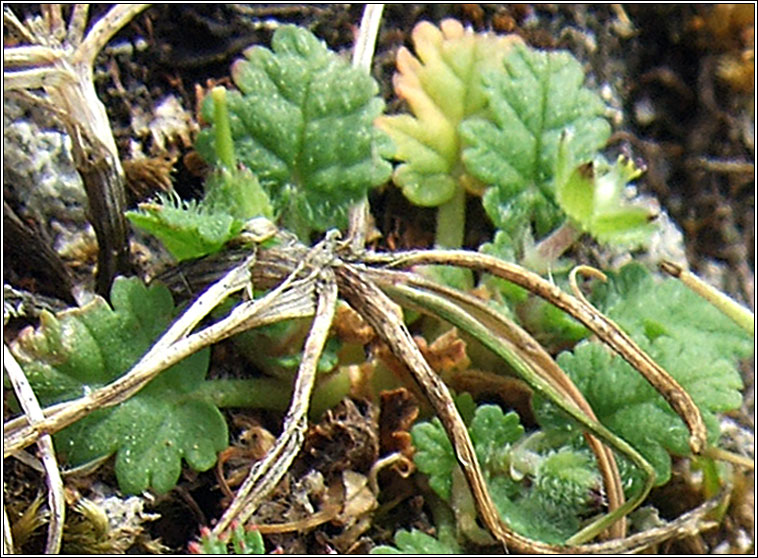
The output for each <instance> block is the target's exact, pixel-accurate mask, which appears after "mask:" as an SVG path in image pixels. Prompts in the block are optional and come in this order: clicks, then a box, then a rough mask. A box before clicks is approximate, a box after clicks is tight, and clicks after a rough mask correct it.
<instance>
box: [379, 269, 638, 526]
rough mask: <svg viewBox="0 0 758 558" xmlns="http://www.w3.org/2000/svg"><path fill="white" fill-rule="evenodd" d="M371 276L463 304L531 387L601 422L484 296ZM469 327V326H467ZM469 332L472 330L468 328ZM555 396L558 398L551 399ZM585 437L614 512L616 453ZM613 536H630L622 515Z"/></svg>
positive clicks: (620, 495)
mask: <svg viewBox="0 0 758 558" xmlns="http://www.w3.org/2000/svg"><path fill="white" fill-rule="evenodd" d="M367 276H369V277H371V278H372V279H375V280H376V281H377V283H378V284H379V285H382V286H383V287H385V288H389V289H390V290H391V289H392V286H395V285H398V284H407V285H410V286H413V287H420V288H422V289H424V290H427V291H432V292H436V293H438V294H440V295H442V296H444V297H445V298H446V299H448V300H449V301H451V302H455V303H457V304H458V305H460V306H461V311H463V312H466V313H468V314H469V315H470V316H471V317H472V318H474V319H476V320H478V321H479V322H480V323H481V325H482V326H483V327H484V328H486V329H487V330H489V332H490V334H491V335H492V336H493V337H495V336H497V337H498V342H502V343H504V344H505V345H506V346H507V349H508V351H509V352H510V353H511V356H510V357H509V359H507V360H508V361H509V362H510V363H511V364H512V366H513V367H514V368H515V369H516V371H519V372H520V373H521V374H522V375H525V376H526V377H525V378H524V379H525V380H526V381H527V383H528V384H529V385H530V386H533V382H530V381H529V377H530V376H531V375H533V374H534V375H537V376H539V377H540V378H542V380H543V382H544V383H545V385H547V386H550V387H551V388H552V389H554V390H555V391H556V392H557V395H558V399H561V400H563V401H566V402H570V403H573V405H574V406H575V407H576V408H577V409H578V411H579V412H581V413H583V414H584V415H585V416H586V417H587V418H588V419H589V420H590V421H594V422H597V417H596V416H595V413H594V412H593V411H592V407H590V405H589V403H587V400H586V399H585V398H584V396H583V395H582V393H581V392H580V391H579V389H578V388H577V387H576V385H574V382H572V381H571V378H569V377H568V376H567V375H566V373H565V372H564V371H563V370H562V369H561V368H560V367H559V366H558V365H557V364H556V363H555V361H554V360H553V358H552V357H551V356H550V355H549V354H548V353H547V351H546V350H545V349H544V348H543V347H542V345H540V344H539V343H538V342H537V341H535V340H534V338H533V337H532V336H531V335H529V334H528V333H527V332H526V331H524V330H523V329H522V328H521V327H519V326H518V325H517V324H515V323H514V322H512V321H511V320H509V319H508V318H507V317H506V316H504V315H503V314H502V313H499V312H496V311H495V310H494V309H492V308H491V307H490V306H488V305H486V304H485V303H484V302H483V301H481V300H480V299H478V298H476V297H474V296H472V295H470V294H468V293H465V292H462V291H459V290H457V289H451V288H449V287H445V286H442V285H439V284H437V283H435V282H433V281H429V280H428V279H425V278H424V277H421V276H419V275H416V274H411V273H407V272H393V271H388V270H367ZM416 309H417V310H419V311H422V312H427V313H428V312H429V311H430V310H432V309H431V308H429V309H425V308H423V307H421V306H418V307H417V308H416ZM464 329H465V328H464ZM466 331H468V330H466ZM551 399H555V398H551ZM585 438H586V440H587V444H588V445H589V447H590V449H591V450H592V452H593V453H594V454H595V458H596V459H597V464H598V469H599V471H600V474H601V476H602V477H603V482H604V486H605V491H606V496H607V498H608V511H609V513H613V512H614V511H615V510H617V509H618V508H620V507H621V506H622V505H623V504H624V490H623V485H622V484H621V476H620V474H619V471H618V466H617V464H616V460H615V458H614V456H613V452H612V451H611V450H610V448H608V447H607V446H605V445H603V443H602V442H601V441H600V440H599V439H598V438H597V437H595V436H594V435H593V434H591V433H590V432H585ZM609 534H610V536H611V538H622V537H624V536H625V535H626V520H625V518H624V517H621V518H620V519H619V520H618V521H617V522H616V523H614V524H613V525H612V526H611V529H610V533H609Z"/></svg>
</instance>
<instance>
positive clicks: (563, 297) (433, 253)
mask: <svg viewBox="0 0 758 558" xmlns="http://www.w3.org/2000/svg"><path fill="white" fill-rule="evenodd" d="M366 259H367V261H370V262H375V263H385V264H389V265H391V266H392V267H409V266H413V265H426V264H447V265H456V266H459V267H465V268H469V269H477V270H481V271H486V272H488V273H491V274H493V275H495V276H497V277H501V278H502V279H506V280H508V281H511V282H512V283H515V284H517V285H519V286H521V287H523V288H525V289H527V290H528V291H530V292H532V293H534V294H536V295H537V296H539V297H541V298H544V299H545V300H547V301H549V302H550V303H552V304H553V305H555V306H557V307H558V308H560V309H561V310H563V311H564V312H567V313H568V314H570V315H571V316H573V317H574V318H576V319H577V320H579V321H580V322H582V323H583V324H584V325H585V326H587V327H588V328H589V329H590V330H591V331H592V332H594V333H595V334H596V335H597V336H598V337H599V338H600V339H602V340H603V342H605V343H606V344H607V345H608V346H610V347H611V348H612V349H613V350H614V351H616V352H617V353H618V354H619V355H621V356H622V357H623V358H624V359H625V360H626V361H627V362H628V363H629V364H631V365H632V366H633V367H634V368H635V369H637V371H639V372H640V374H642V375H643V376H644V377H645V379H646V380H647V381H648V382H649V383H650V384H651V385H652V386H653V387H654V388H655V389H656V390H657V391H658V392H659V393H660V394H661V395H662V396H663V397H664V399H666V401H667V402H668V403H669V405H671V407H672V408H673V409H674V411H676V413H677V414H678V415H679V416H680V417H681V418H682V420H683V421H684V422H685V424H686V425H687V428H688V429H689V431H690V440H689V445H690V448H691V449H692V452H693V453H695V454H698V453H700V452H701V451H702V450H703V448H704V447H705V444H706V430H705V424H704V423H703V418H702V416H701V415H700V411H699V409H698V408H697V406H696V405H695V403H694V401H693V400H692V397H690V395H689V394H688V393H687V392H686V391H685V390H684V388H682V387H681V386H680V385H679V384H678V383H677V382H676V380H674V379H673V378H672V377H671V376H670V375H669V374H668V373H667V372H666V371H665V370H664V369H663V368H662V367H661V366H660V365H659V364H658V363H657V362H655V361H654V360H653V359H652V358H650V356H649V355H648V354H647V353H645V352H644V351H643V350H642V349H640V348H639V346H638V345H637V344H636V343H635V342H634V341H633V340H632V339H631V337H629V336H628V335H627V334H626V333H625V332H624V331H622V330H621V329H620V328H619V327H618V326H617V325H616V324H615V323H613V321H611V320H610V319H609V318H607V317H606V316H604V315H603V314H601V313H600V312H598V311H597V310H595V309H594V308H593V307H592V306H591V305H589V304H587V303H586V302H582V301H581V300H578V299H576V298H574V297H572V296H571V295H569V294H567V293H564V292H563V291H562V290H561V289H559V288H558V287H556V286H555V285H554V284H552V283H550V282H549V281H546V280H545V279H543V278H542V277H540V276H539V275H537V274H536V273H533V272H531V271H528V270H526V269H524V268H522V267H520V266H518V265H515V264H511V263H508V262H504V261H503V260H500V259H498V258H495V257H493V256H488V255H486V254H480V253H474V252H467V251H464V250H425V251H414V252H405V253H400V254H367V255H366Z"/></svg>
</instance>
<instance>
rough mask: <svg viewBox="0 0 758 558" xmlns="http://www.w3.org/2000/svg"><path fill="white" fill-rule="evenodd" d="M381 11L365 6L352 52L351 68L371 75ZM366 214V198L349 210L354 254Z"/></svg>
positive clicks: (361, 240) (363, 241)
mask: <svg viewBox="0 0 758 558" xmlns="http://www.w3.org/2000/svg"><path fill="white" fill-rule="evenodd" d="M383 11H384V4H366V6H365V7H364V9H363V18H362V19H361V26H360V29H359V30H358V37H357V38H356V40H355V48H354V50H353V66H355V67H356V68H362V69H364V70H365V71H366V73H371V60H372V58H373V57H374V48H375V46H376V38H377V35H378V34H379V25H380V24H381V22H382V12H383ZM368 214H369V208H368V199H367V198H366V197H364V198H363V199H362V200H360V201H359V202H357V203H356V204H355V205H353V206H352V207H351V208H350V213H349V216H348V217H349V222H350V223H349V226H348V233H347V238H348V240H347V242H348V244H350V247H351V249H352V251H353V253H355V254H357V253H359V252H360V251H362V250H364V249H365V246H366V229H367V227H368Z"/></svg>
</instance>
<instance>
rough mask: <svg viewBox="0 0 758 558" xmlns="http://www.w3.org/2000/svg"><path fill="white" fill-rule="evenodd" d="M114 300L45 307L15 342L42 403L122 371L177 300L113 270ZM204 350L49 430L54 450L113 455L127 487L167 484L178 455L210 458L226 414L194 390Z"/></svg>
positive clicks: (199, 466) (205, 463) (222, 442)
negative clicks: (132, 391) (55, 311)
mask: <svg viewBox="0 0 758 558" xmlns="http://www.w3.org/2000/svg"><path fill="white" fill-rule="evenodd" d="M111 304H112V307H111V306H109V305H108V303H106V302H105V300H103V299H102V298H100V297H97V298H95V299H94V300H93V301H92V302H91V303H89V304H87V305H86V306H84V307H82V308H79V309H73V310H67V311H64V312H62V313H61V314H60V315H59V316H57V317H56V316H53V315H52V314H45V315H44V316H43V317H42V319H41V326H40V327H39V328H38V329H37V330H36V331H35V330H33V329H32V328H27V329H26V330H24V331H23V332H22V333H21V334H20V335H19V337H18V339H17V340H16V341H15V342H14V343H13V345H12V346H11V350H12V351H13V353H14V355H15V356H16V358H17V359H18V361H19V364H21V366H22V367H23V369H24V372H25V373H26V374H27V377H28V378H29V382H30V383H31V385H32V388H33V389H34V391H35V393H36V394H37V397H38V398H39V399H40V403H42V404H43V405H45V406H47V405H51V404H54V403H58V402H60V401H65V400H69V399H73V398H76V397H81V396H82V395H84V393H86V392H87V391H89V390H94V389H97V388H99V387H102V386H104V385H106V384H108V383H110V382H111V381H113V380H114V379H116V378H118V377H119V376H121V375H122V374H123V373H125V372H126V371H127V370H129V369H130V368H131V366H132V365H133V364H134V363H135V362H136V361H137V360H138V359H139V358H140V357H142V355H143V354H144V353H145V352H146V351H147V350H148V349H149V347H150V346H151V345H152V343H153V342H154V341H155V339H157V338H158V337H159V336H160V335H161V334H162V333H163V332H164V330H165V329H166V327H167V326H168V325H169V323H170V322H171V320H172V318H173V315H174V307H173V301H172V299H171V294H170V293H169V291H168V289H166V288H165V287H163V286H158V285H154V286H150V287H145V286H144V284H143V283H142V282H141V281H140V280H138V279H136V278H131V279H125V278H121V277H120V278H117V279H116V280H115V281H114V283H113V287H112V289H111ZM208 362H209V351H208V350H207V349H206V350H203V351H200V352H198V353H195V354H194V355H192V356H189V357H187V358H186V359H184V360H183V361H182V362H180V363H178V364H176V365H174V366H172V367H171V368H169V369H167V370H165V371H164V372H162V373H161V374H160V375H159V376H158V377H156V378H155V379H154V380H153V381H151V382H150V383H149V384H148V385H147V386H145V387H144V388H143V389H142V390H141V391H140V392H139V393H137V394H136V395H134V396H133V397H131V398H130V399H128V400H127V401H124V402H123V403H120V404H118V405H116V406H114V407H109V408H106V409H99V410H97V411H95V412H93V413H91V414H90V415H88V416H87V417H85V418H83V419H81V420H79V421H78V422H75V423H74V424H72V425H71V426H69V427H67V428H65V429H64V430H62V431H61V432H59V433H57V434H56V435H55V443H56V448H57V449H58V451H59V452H60V454H61V455H63V456H65V459H66V461H67V462H68V463H69V464H70V465H72V466H77V465H81V464H84V463H87V462H89V461H91V460H94V459H97V458H100V457H104V456H107V455H110V454H112V453H114V452H115V453H116V467H115V469H116V476H117V478H118V482H119V486H120V488H121V490H122V491H123V492H125V493H131V494H136V493H140V492H142V491H144V490H146V489H147V488H152V489H154V490H155V491H156V492H167V491H169V490H171V489H172V488H173V487H174V486H175V484H176V482H177V480H178V479H179V475H180V472H181V460H182V458H183V459H185V460H186V461H187V463H188V464H189V465H190V466H191V467H192V468H193V469H195V470H197V471H205V470H207V469H209V468H210V467H212V466H213V464H214V463H215V462H216V454H217V452H218V451H220V450H222V449H223V448H225V447H226V446H227V443H228V433H227V427H226V422H225V420H224V417H223V416H222V415H221V413H220V412H219V410H218V409H217V408H216V406H215V405H213V404H211V403H210V402H208V401H207V400H206V399H205V398H203V397H199V396H197V395H196V394H195V392H196V390H198V388H199V387H200V386H201V385H202V384H203V382H204V379H205V375H206V372H207V369H208Z"/></svg>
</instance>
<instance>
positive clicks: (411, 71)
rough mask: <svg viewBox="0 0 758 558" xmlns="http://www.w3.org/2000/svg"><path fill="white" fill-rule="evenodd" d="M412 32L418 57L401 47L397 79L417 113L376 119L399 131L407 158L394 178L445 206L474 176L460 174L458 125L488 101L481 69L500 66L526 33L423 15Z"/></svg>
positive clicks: (412, 194) (426, 202)
mask: <svg viewBox="0 0 758 558" xmlns="http://www.w3.org/2000/svg"><path fill="white" fill-rule="evenodd" d="M411 38H412V40H413V45H414V49H415V51H416V54H417V55H418V58H416V57H414V56H413V55H412V54H411V53H410V52H409V51H408V49H406V48H405V47H402V48H401V49H400V50H399V51H398V54H397V69H398V73H396V74H395V76H394V78H393V86H394V89H395V93H396V94H397V95H398V96H399V97H400V98H402V99H403V100H405V101H406V102H407V103H408V105H409V107H410V110H411V111H412V112H413V116H411V115H409V114H399V115H393V116H380V117H379V118H378V119H377V120H376V124H377V126H378V127H379V128H381V129H382V130H384V131H385V132H387V134H388V135H389V136H390V137H391V138H392V140H393V142H394V144H395V150H394V155H393V157H394V158H395V159H398V160H400V161H403V164H401V165H400V166H398V168H397V169H396V170H395V173H394V176H393V181H394V182H395V184H396V185H398V186H399V187H401V188H402V190H403V193H404V194H405V196H406V197H407V198H408V199H409V200H410V201H411V202H412V203H414V204H416V205H420V206H438V205H441V204H443V203H445V202H447V201H449V200H450V199H451V198H452V197H453V195H454V192H455V190H456V188H458V187H459V185H458V183H459V181H460V183H461V184H462V185H463V184H466V183H471V177H467V176H464V175H462V174H461V173H462V172H463V167H462V165H461V158H460V157H461V152H460V151H461V150H460V137H459V135H458V124H459V123H460V122H461V121H462V120H463V119H464V118H467V117H469V116H472V115H475V114H480V113H482V111H483V109H484V107H485V105H486V102H487V99H486V96H485V94H484V91H483V88H482V72H484V71H485V70H487V69H492V68H494V67H497V65H498V64H499V63H500V61H501V60H502V58H503V56H504V54H505V53H506V52H507V51H508V49H509V48H510V47H511V45H513V44H515V43H520V42H521V39H520V38H518V37H517V36H516V35H510V36H507V37H503V36H497V35H493V34H478V33H474V32H473V31H472V30H470V29H468V30H464V28H463V26H462V25H461V24H460V23H459V22H458V21H456V20H453V19H446V20H444V21H442V22H441V23H440V27H439V28H437V27H435V26H434V25H432V24H431V23H429V22H426V21H423V22H421V23H419V24H417V25H416V26H415V27H414V28H413V32H412V33H411ZM419 58H420V60H419Z"/></svg>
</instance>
